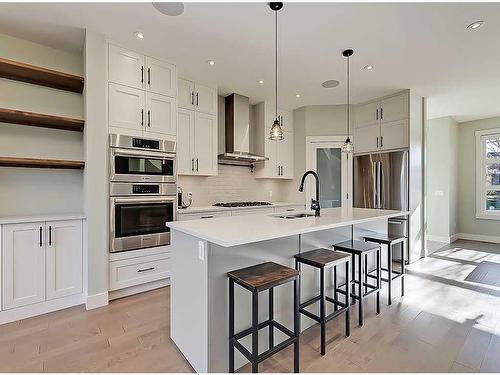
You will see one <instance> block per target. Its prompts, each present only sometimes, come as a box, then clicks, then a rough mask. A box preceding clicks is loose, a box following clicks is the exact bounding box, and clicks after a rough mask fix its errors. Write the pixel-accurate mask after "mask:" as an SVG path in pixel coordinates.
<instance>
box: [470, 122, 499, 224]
mask: <svg viewBox="0 0 500 375" xmlns="http://www.w3.org/2000/svg"><path fill="white" fill-rule="evenodd" d="M475 134H476V218H477V219H487V220H500V211H498V212H488V211H487V210H486V208H485V205H486V190H488V189H487V188H486V182H485V178H484V177H485V172H484V171H485V169H486V163H485V157H484V153H485V149H484V145H485V142H483V139H485V138H487V137H488V136H493V135H495V134H500V128H496V129H486V130H477V131H476V132H475Z"/></svg>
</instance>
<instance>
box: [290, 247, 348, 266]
mask: <svg viewBox="0 0 500 375" xmlns="http://www.w3.org/2000/svg"><path fill="white" fill-rule="evenodd" d="M294 257H295V259H297V260H298V261H299V262H301V263H305V264H308V265H310V266H313V267H318V268H323V267H332V266H337V265H339V264H343V263H346V262H349V259H350V257H351V256H350V255H349V254H346V253H341V252H339V251H332V250H328V249H323V248H320V249H315V250H311V251H306V252H305V253H301V254H295V255H294Z"/></svg>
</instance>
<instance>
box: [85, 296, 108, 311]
mask: <svg viewBox="0 0 500 375" xmlns="http://www.w3.org/2000/svg"><path fill="white" fill-rule="evenodd" d="M108 303H109V297H108V292H103V293H99V294H93V295H91V296H87V301H86V303H85V307H86V308H87V310H92V309H97V308H98V307H102V306H106V305H107V304H108Z"/></svg>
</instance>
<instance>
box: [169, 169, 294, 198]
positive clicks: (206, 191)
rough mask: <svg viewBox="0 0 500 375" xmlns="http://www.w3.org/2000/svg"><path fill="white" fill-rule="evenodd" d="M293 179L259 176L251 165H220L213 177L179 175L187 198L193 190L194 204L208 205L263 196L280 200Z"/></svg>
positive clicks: (180, 183) (179, 183) (180, 184)
mask: <svg viewBox="0 0 500 375" xmlns="http://www.w3.org/2000/svg"><path fill="white" fill-rule="evenodd" d="M290 183H291V181H284V180H273V179H256V178H255V175H254V174H253V173H251V172H250V169H249V168H245V167H240V166H231V165H219V175H218V176H212V177H200V176H179V182H178V185H179V186H180V187H182V190H183V192H184V196H185V197H186V198H185V199H186V200H187V193H188V192H192V193H193V203H192V206H207V205H212V204H214V203H216V202H231V201H242V200H250V201H251V200H261V201H271V202H279V201H283V200H284V199H285V198H286V196H287V194H286V192H287V189H288V186H289V185H290Z"/></svg>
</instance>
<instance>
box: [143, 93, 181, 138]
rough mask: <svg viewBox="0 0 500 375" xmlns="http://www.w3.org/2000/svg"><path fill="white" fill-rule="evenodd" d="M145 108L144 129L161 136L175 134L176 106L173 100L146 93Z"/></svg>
mask: <svg viewBox="0 0 500 375" xmlns="http://www.w3.org/2000/svg"><path fill="white" fill-rule="evenodd" d="M146 108H147V114H146V125H147V126H145V127H144V128H145V129H147V130H148V131H150V132H153V133H157V134H162V135H163V134H166V135H175V134H176V132H177V121H176V119H177V105H176V102H175V99H174V98H171V97H169V96H165V95H158V94H154V93H151V92H147V93H146Z"/></svg>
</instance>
